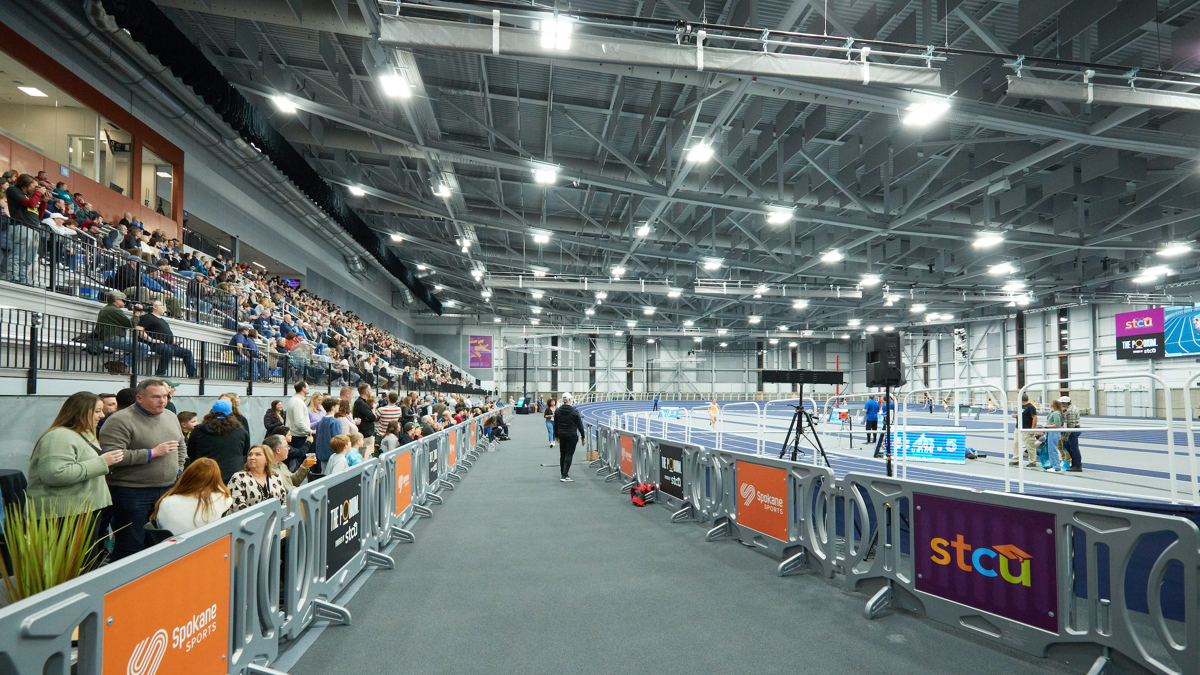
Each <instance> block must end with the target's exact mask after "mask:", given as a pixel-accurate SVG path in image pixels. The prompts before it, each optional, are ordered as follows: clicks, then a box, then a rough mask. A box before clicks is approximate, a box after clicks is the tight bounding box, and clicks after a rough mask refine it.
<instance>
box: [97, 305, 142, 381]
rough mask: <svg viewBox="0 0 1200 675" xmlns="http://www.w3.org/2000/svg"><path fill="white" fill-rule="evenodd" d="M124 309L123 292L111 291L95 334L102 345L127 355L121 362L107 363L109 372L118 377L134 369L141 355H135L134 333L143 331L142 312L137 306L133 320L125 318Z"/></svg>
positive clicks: (135, 340) (106, 366)
mask: <svg viewBox="0 0 1200 675" xmlns="http://www.w3.org/2000/svg"><path fill="white" fill-rule="evenodd" d="M123 307H125V294H124V293H122V292H121V291H109V292H108V302H107V303H106V304H105V305H104V307H103V308H101V310H100V313H99V314H97V315H96V328H95V333H96V337H98V338H100V341H101V344H103V345H104V346H105V347H109V348H111V349H112V350H113V351H117V352H122V353H124V354H125V355H124V356H122V357H121V360H120V361H107V362H105V364H104V367H105V368H106V369H107V370H108V372H110V373H114V374H117V375H121V374H124V373H127V372H129V369H130V368H132V367H133V362H134V360H135V359H138V358H139V357H140V356H139V354H135V353H134V352H135V350H136V349H137V343H138V340H137V339H136V338H135V337H134V333H133V331H139V332H140V331H141V330H142V329H141V327H140V326H138V321H139V320H140V317H141V315H142V310H141V309H139V308H137V307H136V306H135V307H134V308H133V318H130V317H128V316H125V311H124V309H122V308H123ZM138 351H140V350H138Z"/></svg>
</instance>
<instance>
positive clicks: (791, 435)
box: [779, 384, 833, 469]
mask: <svg viewBox="0 0 1200 675" xmlns="http://www.w3.org/2000/svg"><path fill="white" fill-rule="evenodd" d="M799 395H800V405H794V406H792V407H793V408H795V409H796V412H795V414H793V415H792V423H791V424H789V425H788V430H787V435H786V436H784V437H783V447H782V448H781V449H780V450H779V459H783V456H784V455H786V454H787V451H788V445H789V444H790V445H791V446H792V461H793V462H794V461H796V457H798V456H800V455H803V454H804V451H803V450H801V449H800V437H801V436H803V437H804V440H806V441H808V442H809V443H812V446H813V447H814V448H816V449H817V452H819V453H821V458H822V459H824V460H825V466H827V467H829V468H831V469H832V468H833V465H832V464H830V463H829V456H828V455H826V454H825V448H824V447H823V446H822V445H821V436H820V435H819V434H817V424H816V422H814V421H813V418H812V415H810V414H809V413H808V411H807V410H805V409H804V385H803V384H801V385H800V392H799ZM806 427H807V428H806ZM810 432H811V434H812V435H811V437H810V436H809V433H810Z"/></svg>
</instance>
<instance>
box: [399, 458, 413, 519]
mask: <svg viewBox="0 0 1200 675" xmlns="http://www.w3.org/2000/svg"><path fill="white" fill-rule="evenodd" d="M410 504H412V453H411V452H406V453H404V454H403V455H399V456H397V457H396V515H400V514H402V513H404V509H407V508H408V507H409V505H410Z"/></svg>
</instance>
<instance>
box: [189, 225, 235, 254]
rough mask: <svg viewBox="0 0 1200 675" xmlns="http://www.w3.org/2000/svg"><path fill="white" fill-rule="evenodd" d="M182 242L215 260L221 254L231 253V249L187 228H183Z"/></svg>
mask: <svg viewBox="0 0 1200 675" xmlns="http://www.w3.org/2000/svg"><path fill="white" fill-rule="evenodd" d="M182 241H183V243H184V245H186V246H190V247H192V248H194V249H196V250H197V251H200V252H201V253H204V254H205V255H210V256H212V257H214V258H215V257H217V254H219V253H229V252H230V251H229V249H227V248H224V247H223V246H221V245H220V244H218V243H217V242H215V241H213V240H212V239H209V238H208V237H206V236H204V235H202V234H200V233H199V232H197V231H195V230H189V229H187V228H186V227H185V228H183V237H182Z"/></svg>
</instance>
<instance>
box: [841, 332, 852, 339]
mask: <svg viewBox="0 0 1200 675" xmlns="http://www.w3.org/2000/svg"><path fill="white" fill-rule="evenodd" d="M842 339H843V340H849V339H850V334H849V333H842Z"/></svg>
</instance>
